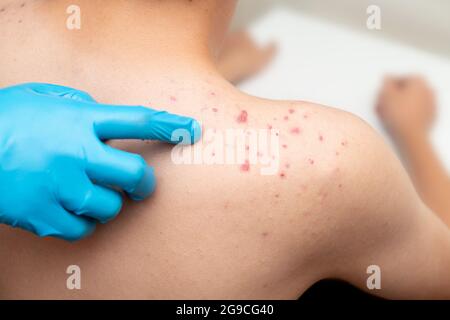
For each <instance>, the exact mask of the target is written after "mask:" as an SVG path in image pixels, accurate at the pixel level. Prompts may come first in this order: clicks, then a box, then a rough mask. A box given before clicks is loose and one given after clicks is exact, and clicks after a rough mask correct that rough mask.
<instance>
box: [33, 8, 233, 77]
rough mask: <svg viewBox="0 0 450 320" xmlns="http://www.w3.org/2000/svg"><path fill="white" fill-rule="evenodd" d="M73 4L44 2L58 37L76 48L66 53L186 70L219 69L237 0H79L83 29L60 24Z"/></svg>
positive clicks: (123, 65)
mask: <svg viewBox="0 0 450 320" xmlns="http://www.w3.org/2000/svg"><path fill="white" fill-rule="evenodd" d="M71 4H72V1H66V0H60V1H46V2H45V3H43V4H42V6H43V7H45V8H44V9H45V13H46V14H45V16H46V17H45V19H46V21H48V23H47V25H48V26H49V28H50V29H51V32H52V33H54V34H59V35H58V39H59V40H61V41H62V42H65V44H64V46H65V48H70V51H71V52H72V54H70V55H69V56H68V58H70V59H73V60H80V59H83V58H85V59H90V60H94V61H97V62H98V60H102V63H114V64H120V65H121V66H122V67H129V68H134V67H139V68H143V67H148V66H151V67H152V70H155V69H154V68H157V69H159V70H160V69H161V68H162V69H164V70H165V71H166V72H167V71H169V70H176V71H177V72H183V70H184V69H188V70H191V71H193V70H210V71H212V70H215V66H214V64H215V57H216V54H217V52H218V50H219V49H220V46H221V42H222V39H223V38H224V34H225V32H226V29H227V26H228V22H229V19H230V17H231V15H232V13H233V9H234V4H235V3H234V1H231V0H227V1H216V0H168V1H160V0H140V1H138V0H133V1H129V0H128V1H124V0H108V1H107V4H106V5H105V1H104V0H78V1H77V5H78V6H79V7H80V10H81V29H80V30H69V29H67V28H65V27H62V26H65V25H66V20H67V17H68V16H69V14H67V13H66V9H67V7H69V6H70V5H71ZM96 58H97V59H96ZM98 58H101V59H98ZM136 62H138V63H136ZM155 71H158V70H155Z"/></svg>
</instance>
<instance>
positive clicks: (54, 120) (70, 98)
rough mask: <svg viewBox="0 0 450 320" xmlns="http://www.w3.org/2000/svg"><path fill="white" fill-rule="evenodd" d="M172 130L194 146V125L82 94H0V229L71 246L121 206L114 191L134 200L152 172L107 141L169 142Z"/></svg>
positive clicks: (147, 190)
mask: <svg viewBox="0 0 450 320" xmlns="http://www.w3.org/2000/svg"><path fill="white" fill-rule="evenodd" d="M176 129H185V130H188V132H189V133H190V135H191V137H192V141H190V142H195V141H197V140H198V139H199V137H200V135H201V130H200V126H199V124H198V123H197V122H196V121H195V120H193V119H191V118H187V117H181V116H177V115H173V114H169V113H167V112H162V111H155V110H151V109H148V108H144V107H140V106H109V105H103V104H98V103H96V102H95V101H94V99H93V98H92V97H91V96H90V95H89V94H87V93H85V92H82V91H78V90H76V89H72V88H68V87H61V86H56V85H50V84H40V83H30V84H23V85H18V86H14V87H8V88H5V89H1V90H0V223H5V224H8V225H11V226H14V227H20V228H23V229H26V230H29V231H31V232H33V233H35V234H37V235H39V236H54V237H58V238H63V239H66V240H70V241H73V240H78V239H81V238H83V237H85V236H87V235H89V234H91V233H92V232H93V230H94V229H95V225H96V223H97V222H101V223H105V222H107V221H109V220H111V219H113V218H114V217H115V216H116V215H117V214H118V212H119V211H120V208H121V206H122V197H121V194H120V193H119V192H117V191H116V190H115V189H120V190H123V191H125V192H126V193H127V194H128V195H129V196H130V197H131V198H132V199H134V200H141V199H144V198H145V197H147V196H148V195H150V194H151V193H152V192H153V189H154V187H155V178H154V174H153V169H152V168H151V167H149V166H147V164H146V163H145V160H144V159H143V158H142V157H141V156H139V155H136V154H131V153H127V152H124V151H121V150H117V149H114V148H112V147H109V146H108V145H106V144H105V143H103V141H105V140H107V139H152V140H154V139H155V140H161V141H167V142H172V141H171V135H172V132H173V131H174V130H176Z"/></svg>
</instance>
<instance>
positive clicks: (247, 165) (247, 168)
mask: <svg viewBox="0 0 450 320" xmlns="http://www.w3.org/2000/svg"><path fill="white" fill-rule="evenodd" d="M241 171H243V172H248V171H250V163H249V162H248V160H247V161H245V163H243V164H242V165H241Z"/></svg>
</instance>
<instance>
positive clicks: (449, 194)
mask: <svg viewBox="0 0 450 320" xmlns="http://www.w3.org/2000/svg"><path fill="white" fill-rule="evenodd" d="M377 111H378V115H379V117H380V119H381V120H382V122H383V124H384V126H385V127H386V129H387V130H388V132H389V134H390V135H391V137H392V139H393V141H394V142H395V144H396V145H397V147H398V149H399V150H400V153H401V155H402V157H403V159H404V161H405V163H406V165H407V167H408V169H409V172H410V175H411V177H412V179H413V181H414V184H415V187H416V189H417V191H418V192H419V194H420V195H421V197H422V199H423V200H424V202H425V203H426V204H427V205H428V206H429V207H430V208H431V209H432V210H433V211H434V212H436V213H437V214H438V215H439V217H440V218H441V219H442V220H443V221H444V222H445V223H446V224H447V225H450V178H449V176H448V174H447V172H446V170H445V168H444V166H443V165H442V163H441V161H440V160H439V158H438V156H437V155H436V153H435V151H434V150H433V146H432V144H431V142H430V137H429V132H430V129H431V127H432V125H433V120H434V116H435V111H436V102H435V97H434V93H433V90H432V89H431V88H430V87H429V86H428V84H427V83H426V81H425V80H424V79H423V78H421V77H418V76H416V77H406V78H394V77H388V78H386V79H385V82H384V85H383V88H382V89H381V92H380V95H379V100H378V105H377ZM449 144H450V141H449Z"/></svg>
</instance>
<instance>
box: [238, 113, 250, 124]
mask: <svg viewBox="0 0 450 320" xmlns="http://www.w3.org/2000/svg"><path fill="white" fill-rule="evenodd" d="M247 118H248V113H247V111H245V110H242V111H241V113H240V114H239V116H238V117H237V119H236V121H237V122H238V123H246V122H247Z"/></svg>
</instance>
